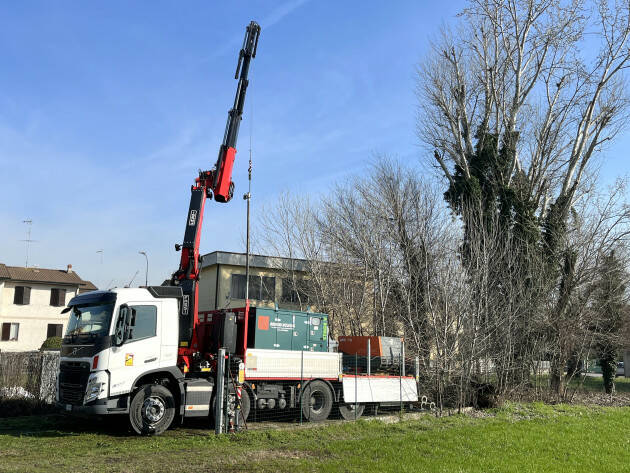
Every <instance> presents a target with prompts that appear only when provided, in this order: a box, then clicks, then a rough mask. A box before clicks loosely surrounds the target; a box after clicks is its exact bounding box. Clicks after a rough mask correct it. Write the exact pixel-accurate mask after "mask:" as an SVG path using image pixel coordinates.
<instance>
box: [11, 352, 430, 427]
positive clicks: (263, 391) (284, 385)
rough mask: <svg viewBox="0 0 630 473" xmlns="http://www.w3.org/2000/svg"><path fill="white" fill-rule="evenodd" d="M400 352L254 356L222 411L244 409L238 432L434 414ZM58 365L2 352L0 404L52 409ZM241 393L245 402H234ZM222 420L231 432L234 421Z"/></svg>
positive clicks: (35, 355)
mask: <svg viewBox="0 0 630 473" xmlns="http://www.w3.org/2000/svg"><path fill="white" fill-rule="evenodd" d="M401 348H402V350H401V351H399V352H398V353H390V354H389V355H388V356H383V355H384V354H383V353H378V354H376V353H373V352H371V351H370V348H369V344H368V349H367V352H365V353H363V354H353V355H347V354H342V353H338V352H311V351H284V350H257V349H251V350H248V356H247V363H246V367H245V370H244V373H243V374H244V375H245V377H246V383H245V385H244V386H245V387H244V388H243V389H242V390H235V389H233V387H234V386H235V385H236V384H237V383H236V381H237V377H236V376H235V373H236V372H237V370H238V366H236V368H237V369H236V370H235V369H234V368H235V367H234V366H232V369H230V370H229V371H227V370H226V377H225V380H226V381H225V388H224V392H225V393H226V396H225V397H224V401H223V402H222V403H221V404H222V405H223V406H224V412H226V413H227V412H232V413H234V409H237V410H239V409H240V410H239V411H238V412H240V413H241V414H240V416H236V417H237V419H239V420H240V422H238V421H237V423H240V424H241V425H240V427H241V428H242V427H245V428H248V426H249V427H250V428H251V427H254V428H265V427H266V428H270V427H273V423H274V422H281V423H300V424H302V423H308V422H311V421H322V420H325V419H335V418H337V419H339V418H341V419H345V420H354V419H358V418H359V417H362V416H366V415H372V416H373V415H377V414H383V413H387V412H389V413H391V414H394V413H395V414H399V413H401V412H403V411H405V412H408V411H411V410H415V411H420V410H425V411H426V410H431V409H433V408H435V404H434V403H432V402H431V401H432V399H431V398H432V396H431V395H430V394H429V393H427V392H423V388H422V387H421V386H420V385H419V384H418V372H419V364H418V359H417V358H411V357H405V354H404V345H403V346H402V347H401ZM376 355H378V356H376ZM58 366H59V353H58V352H52V351H51V352H43V353H42V352H19V353H15V352H0V403H1V402H2V400H3V399H4V400H6V399H7V398H8V399H15V398H22V399H29V400H33V401H37V402H39V403H47V404H51V403H54V400H55V389H56V380H57V372H58ZM239 392H240V396H241V397H240V399H241V400H242V402H238V401H237V400H238V399H239V395H237V393H239ZM245 401H246V402H247V407H246V406H245ZM212 409H216V403H215V406H214V407H212ZM243 410H247V411H248V412H247V413H244V412H243ZM243 414H246V417H247V418H246V419H244V416H243ZM247 414H248V415H247ZM224 419H225V421H224V423H223V426H225V427H224V429H225V430H227V429H228V428H229V423H230V420H229V419H226V418H224ZM232 420H234V417H232ZM225 430H224V431H225Z"/></svg>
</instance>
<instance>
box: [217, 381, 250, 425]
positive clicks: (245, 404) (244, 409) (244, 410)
mask: <svg viewBox="0 0 630 473" xmlns="http://www.w3.org/2000/svg"><path fill="white" fill-rule="evenodd" d="M216 408H217V398H216V396H215V395H213V396H212V402H211V403H210V417H212V421H213V422H214V421H216V419H215V414H216ZM251 408H252V403H251V397H250V395H249V391H248V390H247V388H246V387H245V386H243V387H242V389H241V417H240V419H239V420H240V421H242V420H245V422H247V418H248V417H249V413H250V411H251Z"/></svg>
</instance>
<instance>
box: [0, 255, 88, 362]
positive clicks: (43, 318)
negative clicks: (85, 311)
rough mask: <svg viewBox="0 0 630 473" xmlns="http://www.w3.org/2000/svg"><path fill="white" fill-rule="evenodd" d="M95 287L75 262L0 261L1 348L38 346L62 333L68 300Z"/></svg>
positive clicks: (17, 348)
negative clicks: (60, 265)
mask: <svg viewBox="0 0 630 473" xmlns="http://www.w3.org/2000/svg"><path fill="white" fill-rule="evenodd" d="M95 289H96V286H94V284H92V283H91V282H90V281H84V280H83V279H81V278H80V277H79V275H78V274H77V273H75V272H74V271H73V270H72V265H71V264H69V265H68V267H67V269H65V270H61V269H43V268H24V267H19V266H6V265H4V264H2V263H0V329H1V332H0V351H28V350H38V349H39V348H40V347H41V345H42V343H43V342H44V340H46V338H48V337H53V336H62V335H63V333H64V330H65V327H66V323H67V321H68V316H67V314H62V313H61V311H62V310H63V308H64V307H65V306H66V303H67V302H68V301H69V300H70V299H71V298H72V297H74V296H75V295H77V294H79V293H82V292H87V291H93V290H95Z"/></svg>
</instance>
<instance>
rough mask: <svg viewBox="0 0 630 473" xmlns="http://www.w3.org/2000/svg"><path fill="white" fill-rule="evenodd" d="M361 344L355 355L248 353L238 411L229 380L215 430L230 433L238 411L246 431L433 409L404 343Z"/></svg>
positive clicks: (233, 385) (234, 386)
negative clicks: (244, 381) (231, 422)
mask: <svg viewBox="0 0 630 473" xmlns="http://www.w3.org/2000/svg"><path fill="white" fill-rule="evenodd" d="M348 338H350V337H348ZM377 338H378V337H374V339H377ZM398 340H400V339H398ZM361 342H362V343H363V344H364V345H363V347H362V348H361V349H360V350H357V351H356V352H355V353H353V354H344V353H340V352H317V351H285V350H272V349H248V351H247V357H246V358H247V360H246V363H245V367H244V373H243V375H244V378H245V380H246V383H245V385H244V387H243V388H242V389H241V392H240V399H241V402H240V406H239V402H238V399H239V394H235V393H238V392H239V391H238V389H237V382H236V379H235V378H234V377H230V376H229V375H228V376H226V378H225V387H224V388H223V389H219V391H222V392H223V393H225V397H224V398H223V400H222V404H223V406H224V412H223V416H222V417H221V419H222V422H221V423H220V424H218V425H217V429H216V431H217V432H219V431H226V430H228V429H229V419H228V418H227V417H228V415H227V413H230V414H232V416H234V410H235V409H236V410H237V411H238V409H239V408H241V409H242V410H241V411H238V412H239V414H238V415H236V416H235V417H236V418H237V419H238V420H239V422H238V423H240V424H241V427H243V425H242V424H243V420H245V419H244V418H246V420H245V426H246V427H247V428H251V427H252V426H254V428H261V427H263V428H264V427H265V426H266V427H272V426H273V423H296V422H299V423H300V424H303V423H307V422H311V421H322V420H325V419H345V420H356V419H358V418H360V417H362V416H366V415H367V416H374V415H377V414H385V413H388V412H389V413H390V414H396V415H399V414H401V413H403V412H409V411H429V410H432V409H435V403H434V402H432V397H433V396H432V395H431V393H429V392H425V389H426V387H423V386H422V385H421V384H419V374H420V365H419V360H418V358H415V357H407V356H405V351H404V344H399V345H398V347H397V349H393V350H392V349H391V347H382V346H380V342H379V345H378V346H375V347H370V343H369V342H368V343H367V347H366V346H365V340H364V339H363V340H361ZM346 351H352V349H350V350H346ZM219 358H221V357H219ZM243 411H244V412H243ZM217 415H219V411H218V410H217ZM223 426H225V427H223Z"/></svg>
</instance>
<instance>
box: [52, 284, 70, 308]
mask: <svg viewBox="0 0 630 473" xmlns="http://www.w3.org/2000/svg"><path fill="white" fill-rule="evenodd" d="M50 305H52V306H55V307H62V306H64V305H66V290H65V289H57V288H53V289H51V290H50Z"/></svg>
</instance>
